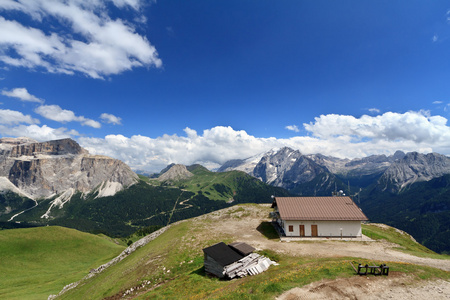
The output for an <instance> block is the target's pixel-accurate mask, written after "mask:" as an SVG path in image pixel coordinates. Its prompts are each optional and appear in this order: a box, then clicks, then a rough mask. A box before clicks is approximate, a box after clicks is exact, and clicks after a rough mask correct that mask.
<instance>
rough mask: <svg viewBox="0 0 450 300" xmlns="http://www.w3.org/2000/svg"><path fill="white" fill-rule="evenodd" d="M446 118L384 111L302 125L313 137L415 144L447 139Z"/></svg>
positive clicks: (331, 115) (328, 116)
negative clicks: (346, 137) (373, 115)
mask: <svg viewBox="0 0 450 300" xmlns="http://www.w3.org/2000/svg"><path fill="white" fill-rule="evenodd" d="M446 123H447V119H446V118H444V117H442V116H431V115H430V114H429V112H427V111H420V112H406V113H403V114H399V113H393V112H387V113H384V114H382V115H379V116H375V117H372V116H367V115H363V116H361V117H360V118H355V117H353V116H346V115H334V114H330V115H322V116H320V117H317V118H315V122H314V123H309V124H304V126H305V129H306V130H307V131H309V132H311V133H312V134H313V135H314V136H317V137H320V138H330V137H335V136H348V137H352V139H353V140H355V141H358V140H361V139H363V138H369V139H374V140H387V141H396V140H410V141H414V142H416V143H425V142H428V143H436V142H439V141H442V140H443V139H446V138H448V137H449V136H448V135H449V127H448V126H447V125H446Z"/></svg>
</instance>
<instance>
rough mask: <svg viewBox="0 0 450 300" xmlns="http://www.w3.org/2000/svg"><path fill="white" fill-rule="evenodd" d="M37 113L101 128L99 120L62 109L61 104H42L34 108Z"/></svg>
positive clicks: (63, 120) (54, 118)
mask: <svg viewBox="0 0 450 300" xmlns="http://www.w3.org/2000/svg"><path fill="white" fill-rule="evenodd" d="M34 111H35V112H36V113H37V114H39V115H41V116H43V117H44V118H46V119H49V120H52V121H57V122H61V123H66V122H80V123H81V125H85V126H90V127H93V128H100V127H101V124H100V123H99V122H97V121H94V120H91V119H87V118H85V117H83V116H76V115H75V113H74V112H73V111H71V110H67V109H62V108H61V107H60V106H59V105H41V106H39V107H37V108H36V109H35V110H34Z"/></svg>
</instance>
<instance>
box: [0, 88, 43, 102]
mask: <svg viewBox="0 0 450 300" xmlns="http://www.w3.org/2000/svg"><path fill="white" fill-rule="evenodd" d="M2 95H3V96H7V97H11V98H17V99H19V100H21V101H25V102H37V103H44V100H42V99H39V98H38V97H36V96H33V95H31V94H30V93H29V92H28V91H27V89H26V88H15V89H12V90H10V91H8V90H3V91H2Z"/></svg>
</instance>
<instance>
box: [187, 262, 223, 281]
mask: <svg viewBox="0 0 450 300" xmlns="http://www.w3.org/2000/svg"><path fill="white" fill-rule="evenodd" d="M194 274H195V275H198V276H202V277H205V278H209V279H212V280H219V281H228V279H226V278H218V277H217V276H214V275H212V274H209V273H206V272H205V266H203V267H201V268H198V269H197V270H194V271H192V272H191V273H190V274H189V275H194Z"/></svg>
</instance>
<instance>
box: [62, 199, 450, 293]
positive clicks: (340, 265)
mask: <svg viewBox="0 0 450 300" xmlns="http://www.w3.org/2000/svg"><path fill="white" fill-rule="evenodd" d="M255 207H256V205H240V206H238V207H233V208H229V209H227V210H226V211H225V212H224V213H221V217H220V219H222V220H227V219H236V220H239V221H242V224H243V226H245V224H246V220H247V218H254V217H255V209H254V208H255ZM258 210H259V211H258V212H257V214H256V216H258V217H261V219H262V220H265V219H266V218H267V214H268V212H269V211H271V210H270V208H268V207H260V206H258ZM217 213H219V212H215V213H212V214H211V215H213V214H217ZM209 216H210V215H207V216H205V217H202V218H196V219H193V220H186V221H184V222H181V223H177V224H174V225H173V227H172V228H170V229H169V230H168V231H166V232H165V233H164V234H163V235H161V236H160V237H159V238H157V239H155V240H154V241H152V242H150V243H149V244H147V245H146V246H144V247H143V248H140V249H138V250H137V251H136V252H134V253H133V254H132V255H130V256H129V257H127V258H126V259H124V260H123V261H121V262H120V263H118V264H116V265H114V266H112V267H110V268H109V269H107V270H105V271H104V272H102V273H100V274H99V275H97V276H95V277H94V278H91V279H89V280H87V281H86V282H84V284H82V285H80V286H79V287H77V288H76V289H73V290H71V291H68V292H67V293H66V294H64V295H62V297H61V298H62V299H85V298H87V297H88V298H90V299H103V298H107V297H111V298H110V299H115V297H117V299H118V298H120V297H122V296H123V294H124V293H131V294H132V295H133V296H134V297H137V299H273V298H274V297H275V296H277V295H279V294H281V293H282V292H283V291H286V290H289V289H291V288H293V287H297V286H303V285H305V284H308V283H310V282H313V281H317V280H320V279H323V278H331V279H332V278H337V277H350V276H354V271H353V270H352V268H351V267H350V264H349V263H350V262H352V261H355V260H358V259H357V258H351V257H330V258H314V257H311V256H292V255H290V254H286V253H277V252H275V249H262V254H263V255H266V256H268V257H270V258H271V259H273V260H275V261H277V262H278V263H279V266H272V267H270V268H269V270H268V271H266V272H264V273H262V274H259V275H257V276H249V277H245V278H242V279H237V280H230V281H228V280H219V279H217V278H212V277H209V276H207V275H206V274H205V272H204V268H203V253H202V249H203V248H205V247H207V246H210V245H212V244H214V243H217V242H220V241H223V242H225V243H228V242H232V241H235V238H236V236H230V235H226V234H223V233H221V232H217V231H213V230H210V228H211V227H212V226H213V224H214V221H213V220H216V219H215V218H210V217H209ZM261 224H262V225H263V224H266V223H264V222H263V223H261ZM262 225H261V226H260V227H261V228H259V229H258V230H259V231H260V232H261V233H262V234H263V235H264V236H265V237H266V238H267V239H274V240H277V237H276V235H275V233H274V232H273V231H274V229H273V228H272V227H271V226H262ZM368 228H369V229H370V228H371V226H370V227H368ZM243 230H244V227H243ZM374 232H375V233H376V234H378V235H379V238H384V237H383V236H382V235H383V232H382V231H378V230H377V229H374ZM237 236H241V235H240V234H239V233H237ZM405 239H409V237H399V241H400V242H402V241H403V240H405ZM405 243H406V242H405ZM410 250H411V251H412V252H413V253H415V252H419V253H422V252H423V249H420V248H419V249H410ZM425 252H426V251H425ZM372 263H374V264H380V263H382V262H378V261H372ZM389 266H390V268H391V270H395V271H396V272H405V273H410V274H412V276H414V277H416V278H417V280H420V279H429V278H435V277H439V278H445V279H447V280H448V279H450V273H449V272H445V271H442V270H437V269H433V268H429V267H424V266H416V265H411V264H406V263H396V262H392V263H389ZM131 290H133V291H132V292H130V291H131Z"/></svg>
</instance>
